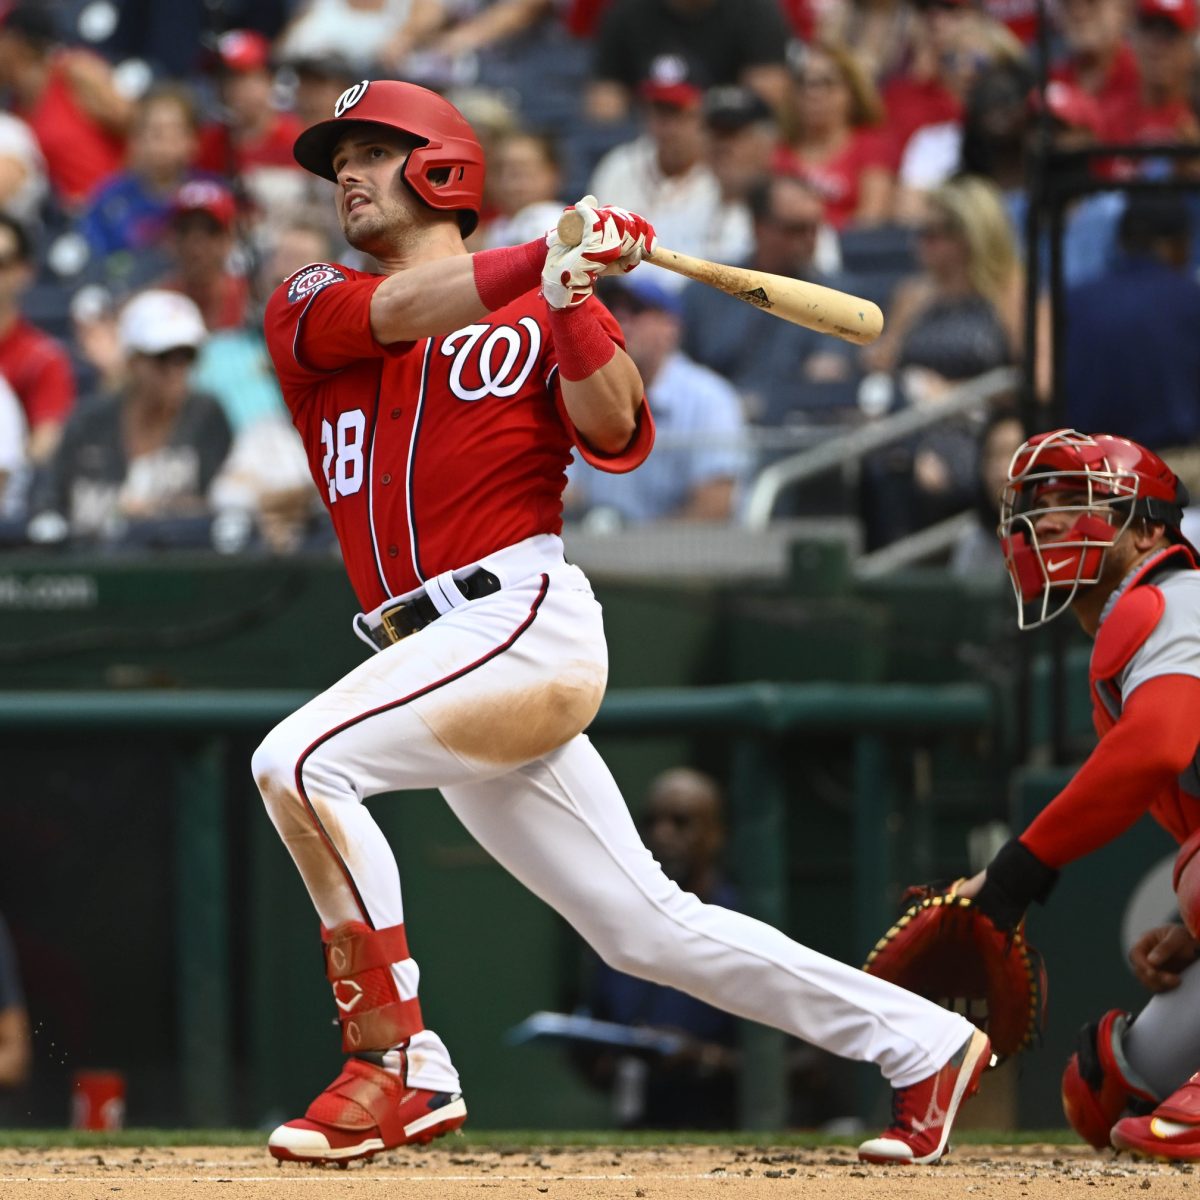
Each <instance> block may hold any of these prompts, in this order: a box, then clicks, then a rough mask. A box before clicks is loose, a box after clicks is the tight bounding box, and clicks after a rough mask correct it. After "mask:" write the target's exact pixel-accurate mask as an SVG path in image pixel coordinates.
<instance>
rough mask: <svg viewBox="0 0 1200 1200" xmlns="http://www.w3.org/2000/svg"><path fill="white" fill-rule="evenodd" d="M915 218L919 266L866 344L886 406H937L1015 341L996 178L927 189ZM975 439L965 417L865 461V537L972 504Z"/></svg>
mask: <svg viewBox="0 0 1200 1200" xmlns="http://www.w3.org/2000/svg"><path fill="white" fill-rule="evenodd" d="M919 215H920V220H919V222H918V224H917V226H916V229H915V237H916V256H917V261H918V263H919V269H918V271H917V272H916V273H915V274H913V275H910V276H909V277H907V278H906V279H903V280H901V282H900V283H899V284H898V285H897V287H896V291H895V294H894V296H893V297H892V302H891V305H890V306H889V309H888V324H887V329H886V331H885V332H884V335H883V336H882V337H881V338H880V339H879V340H878V341H877V342H875V343H874V345H872V346H869V347H867V348H865V349H864V351H863V360H864V362H865V364H866V366H867V367H868V368H869V369H870V370H871V371H872V372H875V373H877V374H882V375H886V376H888V377H890V382H891V386H892V391H893V400H892V406H904V405H916V406H921V405H926V404H935V403H936V402H937V400H938V398H939V397H940V396H941V395H943V394H944V393H945V392H946V391H947V390H948V389H949V388H950V387H951V386H952V385H953V384H956V383H960V382H962V381H964V380H967V379H973V378H975V377H976V376H978V375H982V374H983V373H984V372H986V371H989V370H991V369H992V368H994V367H1001V366H1008V365H1010V364H1012V363H1014V362H1015V361H1016V359H1017V355H1018V351H1019V347H1020V345H1021V331H1020V324H1021V307H1020V299H1021V292H1022V284H1021V271H1020V266H1019V262H1018V258H1017V250H1016V243H1015V240H1014V238H1013V234H1012V229H1011V226H1010V224H1009V221H1008V216H1007V214H1006V213H1005V210H1004V205H1003V203H1002V201H1001V198H1000V194H999V192H998V191H997V189H996V187H995V185H994V184H992V183H991V182H989V181H988V180H985V179H982V178H979V177H976V176H965V175H964V176H959V177H957V178H956V179H953V180H951V181H950V182H948V183H945V184H943V185H942V186H941V187H939V188H935V189H934V190H933V191H931V192H929V193H927V194H926V195H925V196H924V197H923V198H922V200H921V207H920V214H919ZM974 445H975V437H974V434H973V432H972V430H971V429H970V428H969V427H968V426H967V425H966V424H964V423H943V424H942V425H939V426H935V427H934V428H933V429H932V430H931V431H930V432H929V433H927V434H924V435H922V436H921V437H920V438H918V439H916V440H915V441H914V442H913V443H911V444H908V445H905V446H901V447H897V448H895V449H893V450H889V451H888V452H887V453H886V455H881V456H879V457H878V458H876V459H874V460H871V462H870V465H869V467H868V476H869V477H870V478H871V479H872V480H873V481H874V482H873V484H872V486H870V487H869V488H868V490H867V497H866V500H867V507H868V512H867V523H868V537H869V540H871V541H872V542H874V543H875V544H886V543H887V542H889V541H892V540H894V539H895V538H897V537H902V536H904V535H905V534H907V533H911V532H913V531H914V530H916V529H919V528H921V527H922V526H924V525H925V524H928V523H929V522H930V521H933V520H937V519H939V518H941V517H944V516H948V515H950V514H951V513H953V512H958V511H961V510H963V509H965V508H968V507H970V504H971V500H972V497H973V494H974V483H975V469H974V468H975V463H974Z"/></svg>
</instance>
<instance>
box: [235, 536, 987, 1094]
mask: <svg viewBox="0 0 1200 1200" xmlns="http://www.w3.org/2000/svg"><path fill="white" fill-rule="evenodd" d="M481 563H482V565H483V566H485V567H487V568H488V569H489V570H490V571H492V572H493V573H494V574H495V575H497V576H498V577H499V579H500V581H501V583H502V584H503V585H504V586H503V587H502V589H501V590H500V591H499V592H497V593H495V594H493V595H491V596H486V597H483V598H482V599H479V600H475V601H471V602H464V603H460V604H458V606H457V607H451V605H452V604H453V603H454V600H455V598H456V597H455V595H454V590H453V588H452V587H450V588H447V587H434V586H432V585H427V590H429V592H430V596H431V598H434V599H435V602H436V603H437V604H438V607H439V610H442V609H443V608H445V609H447V611H446V612H445V615H443V616H441V617H440V618H439V619H438V620H437V621H435V622H433V623H432V624H431V625H429V626H427V627H426V628H425V629H423V630H421V631H420V632H419V633H416V634H414V635H412V636H411V637H408V638H406V639H404V640H403V641H400V642H398V643H396V644H395V645H392V646H390V647H388V648H387V649H386V650H383V651H381V652H380V653H378V654H376V655H374V656H373V657H372V658H370V659H369V660H367V661H366V662H364V663H363V664H362V665H361V666H359V667H356V668H355V669H354V670H353V671H351V672H350V673H349V674H348V675H347V676H346V677H345V678H343V679H342V680H340V681H339V682H338V683H336V684H335V685H334V686H333V687H331V688H330V689H329V690H328V691H326V692H324V693H322V694H321V695H319V696H317V697H316V698H315V699H313V700H312V701H311V702H310V703H308V704H306V705H305V706H304V707H303V708H301V709H300V710H299V711H298V712H296V713H294V714H293V715H292V716H290V717H288V718H287V719H286V720H284V721H283V722H281V723H280V724H279V725H278V726H277V727H276V728H275V729H274V730H272V732H271V733H270V734H268V736H267V737H266V739H265V740H264V741H263V743H262V745H261V746H260V747H259V748H258V750H257V751H256V753H255V755H254V760H253V771H254V776H255V779H256V780H257V781H258V785H259V788H260V789H261V791H262V794H263V798H264V801H265V803H266V806H267V809H268V812H269V813H270V816H271V819H272V821H273V822H274V823H275V826H276V828H277V829H278V830H279V833H280V835H281V836H282V838H283V840H284V842H285V843H286V845H287V847H288V849H289V851H290V852H291V854H292V857H293V858H294V860H295V862H296V865H297V867H298V868H299V869H300V873H301V875H302V876H303V878H304V882H305V884H306V886H307V887H308V891H309V894H310V896H311V897H312V900H313V903H314V904H315V906H316V908H317V912H318V913H319V915H320V918H321V921H322V923H323V924H325V925H326V926H327V927H332V926H334V925H337V924H339V923H341V922H343V921H363V920H366V921H368V922H369V923H371V924H372V925H373V926H374V927H375V928H380V929H383V928H387V927H390V926H393V925H398V924H401V923H402V922H403V921H404V907H403V903H402V901H401V895H400V878H399V872H398V870H397V867H396V860H395V857H394V856H393V854H392V851H391V848H390V847H389V845H388V843H387V841H386V839H385V838H384V836H383V834H382V833H381V831H380V830H379V827H378V826H377V825H376V824H375V822H374V820H373V819H372V817H371V814H370V813H369V812H368V810H367V809H366V807H365V806H364V804H363V801H364V800H366V799H367V798H369V797H371V796H374V795H377V794H379V793H381V792H391V791H398V790H402V789H406V788H431V787H434V788H439V789H441V792H442V795H443V796H444V797H445V799H446V802H447V803H448V804H449V805H450V807H451V809H453V811H454V813H455V815H456V816H457V817H458V818H459V820H460V821H462V823H463V825H464V826H465V827H466V828H467V830H468V831H469V832H470V833H471V835H472V836H473V837H474V838H475V839H476V840H477V841H478V842H479V844H480V845H481V846H482V847H483V848H484V849H485V850H487V851H488V853H489V854H491V855H492V856H493V857H494V858H495V859H496V861H497V862H499V863H500V864H501V865H502V866H504V867H505V868H506V869H507V870H508V871H510V872H511V873H512V874H513V875H514V876H515V877H516V878H517V879H519V880H520V881H521V882H522V883H523V884H525V886H526V887H528V888H529V889H530V890H531V891H532V892H534V893H535V894H536V895H538V896H540V897H541V898H542V899H543V900H545V901H546V903H547V904H550V905H551V906H552V907H553V908H555V909H556V910H557V911H558V912H559V913H561V914H562V915H563V917H565V918H566V919H567V920H568V921H569V922H570V923H571V925H572V926H574V928H575V929H576V930H577V931H578V932H579V933H580V935H581V936H582V937H584V938H585V939H586V940H587V941H588V942H589V943H591V945H592V946H593V947H594V948H595V950H596V951H597V953H598V954H599V955H600V956H601V957H602V958H603V959H604V960H605V961H606V962H608V963H609V964H611V965H612V966H614V967H615V968H617V969H618V970H621V971H625V972H627V973H630V974H634V975H638V976H642V977H644V978H646V979H650V980H652V981H654V982H656V983H661V984H665V985H668V986H670V987H674V988H678V989H680V990H681V991H685V992H690V993H691V994H692V995H694V996H697V997H699V998H700V999H702V1000H705V1001H707V1002H708V1003H709V1004H713V1005H716V1006H717V1007H719V1008H723V1009H726V1010H728V1011H729V1012H732V1013H735V1014H737V1015H738V1016H741V1017H747V1018H750V1019H752V1020H755V1021H761V1022H763V1023H764V1024H767V1025H773V1026H776V1027H777V1028H779V1029H782V1030H784V1031H785V1032H786V1033H788V1034H791V1035H792V1036H793V1037H797V1038H801V1039H803V1040H804V1041H807V1042H811V1043H812V1044H814V1045H816V1046H820V1047H822V1048H824V1049H826V1050H829V1051H831V1052H833V1053H834V1054H839V1055H841V1056H843V1057H845V1058H851V1059H856V1060H860V1061H866V1062H874V1063H877V1064H878V1065H879V1067H880V1070H881V1071H882V1072H883V1075H884V1076H885V1077H886V1078H887V1079H888V1080H889V1081H890V1082H891V1083H892V1085H893V1086H897V1087H900V1086H905V1085H908V1084H911V1083H915V1082H916V1081H917V1080H919V1079H922V1078H924V1077H925V1076H927V1075H929V1074H931V1073H932V1072H934V1071H936V1070H937V1069H938V1068H939V1067H941V1066H942V1065H943V1064H944V1063H945V1062H946V1060H947V1059H948V1058H949V1057H950V1056H951V1055H952V1054H953V1053H954V1051H955V1050H957V1049H958V1047H959V1046H961V1045H962V1044H963V1042H965V1041H966V1039H967V1038H968V1037H969V1036H970V1034H971V1032H972V1026H971V1025H970V1024H969V1023H968V1022H967V1021H966V1020H965V1019H964V1018H962V1017H960V1016H958V1015H957V1014H954V1013H951V1012H949V1011H947V1010H945V1009H943V1008H940V1007H938V1006H937V1005H935V1004H932V1003H930V1002H929V1001H927V1000H924V999H922V998H921V997H919V996H916V995H914V994H913V993H911V992H908V991H905V990H903V989H901V988H898V987H895V986H893V985H892V984H889V983H885V982H883V981H882V980H878V979H876V978H874V977H873V976H871V975H867V974H865V973H864V972H862V971H860V970H857V969H855V968H853V967H849V966H847V965H845V964H844V963H841V962H838V961H836V960H834V959H831V958H827V957H826V956H825V955H822V954H818V953H816V952H815V951H813V950H809V949H808V948H806V947H805V946H802V945H800V944H798V943H797V942H794V941H792V940H791V939H789V938H787V937H785V936H784V935H783V934H782V933H780V932H779V931H778V930H776V929H773V928H771V927H770V926H768V925H765V924H763V923H762V922H761V921H757V920H754V919H752V918H750V917H747V916H744V915H743V914H740V913H735V912H731V911H729V910H727V909H723V908H719V907H717V906H715V905H711V904H704V903H702V902H701V901H700V900H698V899H697V898H696V897H695V896H693V895H691V894H690V893H687V892H684V891H682V890H681V889H680V888H679V887H678V886H677V885H676V884H675V883H673V882H672V881H671V880H669V879H668V878H667V877H666V876H665V875H664V874H663V872H662V870H661V868H660V867H659V865H658V863H657V862H655V860H654V858H653V857H652V855H651V854H650V852H649V851H648V850H647V849H646V848H645V846H644V845H643V844H642V841H641V838H640V837H639V835H638V832H637V829H636V827H635V825H634V822H633V820H632V818H631V816H630V814H629V811H628V809H627V808H626V805H625V802H624V800H623V798H622V796H621V794H620V792H619V791H618V789H617V786H616V784H615V782H614V781H613V778H612V775H611V774H610V773H609V771H608V768H607V767H606V766H605V765H604V762H603V760H602V759H601V758H600V756H599V754H598V753H597V752H596V750H595V749H594V748H593V746H592V744H591V742H590V741H589V740H588V738H587V737H585V736H584V735H583V734H582V733H581V732H580V730H582V729H584V728H586V726H587V725H588V724H589V723H590V721H591V720H592V717H593V716H594V715H595V712H596V710H597V708H598V707H599V704H600V700H601V697H602V695H603V692H604V686H605V682H606V678H607V671H608V665H607V651H606V648H605V643H604V631H603V627H602V622H601V613H600V606H599V604H598V603H597V602H596V600H595V598H594V596H593V595H592V591H591V588H590V586H589V585H588V582H587V579H586V577H585V576H584V575H583V573H582V572H581V571H580V570H579V569H578V568H576V567H573V566H569V565H567V564H566V563H565V562H564V560H563V553H562V542H561V540H560V539H559V538H557V537H553V536H549V535H543V536H540V537H536V538H531V539H528V540H527V541H524V542H521V543H518V544H517V545H515V546H511V547H509V548H507V549H506V550H503V551H500V552H499V553H497V554H495V555H492V556H489V557H487V558H485V559H482V560H481ZM472 565H474V564H472ZM435 593H436V596H435ZM448 597H449V598H448ZM368 620H371V617H368ZM316 822H319V824H320V828H319V829H318V828H317V825H316ZM393 972H394V974H395V976H396V979H397V983H398V985H399V988H400V994H401V997H402V998H404V999H407V998H410V997H412V996H415V995H416V994H417V986H418V976H419V972H418V970H417V966H416V963H415V962H414V961H413V960H412V959H408V960H406V961H405V962H403V963H398V964H395V965H394V967H393ZM408 1080H409V1082H410V1083H411V1084H412V1085H413V1086H416V1087H422V1088H429V1089H432V1090H435V1091H454V1090H457V1088H458V1075H457V1072H456V1071H455V1069H454V1067H453V1064H452V1062H451V1059H450V1056H449V1054H448V1053H447V1052H446V1049H445V1047H444V1046H443V1044H442V1043H441V1041H440V1039H438V1038H437V1036H436V1034H434V1033H433V1032H432V1031H428V1030H427V1031H426V1032H424V1033H422V1034H418V1035H417V1036H416V1037H415V1038H414V1039H413V1041H412V1043H411V1044H410V1047H409V1070H408Z"/></svg>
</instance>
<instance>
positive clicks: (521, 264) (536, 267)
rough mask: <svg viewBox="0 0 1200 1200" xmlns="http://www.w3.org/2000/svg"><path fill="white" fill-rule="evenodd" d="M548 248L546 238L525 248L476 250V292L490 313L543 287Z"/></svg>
mask: <svg viewBox="0 0 1200 1200" xmlns="http://www.w3.org/2000/svg"><path fill="white" fill-rule="evenodd" d="M546 249H547V247H546V239H545V238H536V239H535V240H534V241H532V242H526V243H525V244H524V245H523V246H501V247H499V248H498V249H496V250H477V251H476V252H475V253H474V254H472V255H471V259H472V263H473V266H474V268H475V290H476V291H477V292H478V293H479V298H480V300H482V301H483V302H484V304H485V305H487V310H488V312H495V311H496V309H498V308H503V307H504V306H505V305H506V304H510V303H511V302H512V301H513V300H515V299H516V298H517V297H518V296H523V295H525V293H526V292H531V291H533V289H534V288H536V287H539V286H540V285H541V282H542V267H544V266H545V265H546Z"/></svg>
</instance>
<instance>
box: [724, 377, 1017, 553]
mask: <svg viewBox="0 0 1200 1200" xmlns="http://www.w3.org/2000/svg"><path fill="white" fill-rule="evenodd" d="M1020 381H1021V373H1020V371H1018V370H1017V368H1015V367H997V368H995V369H994V370H992V371H987V372H986V373H984V374H983V375H979V376H977V377H976V378H975V379H969V380H967V381H966V382H965V383H963V384H960V385H959V386H958V387H956V388H954V389H953V390H951V391H950V392H948V393H947V394H946V395H945V396H944V397H943V398H942V399H941V400H939V401H938V402H937V403H936V404H927V405H921V406H919V407H916V406H914V407H912V408H906V409H903V410H901V411H900V412H898V413H895V414H893V415H891V416H886V417H881V418H879V419H878V420H876V421H872V422H871V423H870V424H869V425H865V426H863V427H861V428H859V429H855V430H853V431H852V432H850V433H846V434H842V435H837V436H834V437H831V438H828V439H827V440H825V441H823V442H822V443H821V444H820V445H818V446H814V447H813V448H812V449H811V450H803V451H801V452H800V453H799V454H795V455H792V456H791V457H789V458H785V459H782V460H780V461H779V462H777V463H772V464H771V465H770V466H769V467H764V468H763V470H762V471H760V472H759V474H758V476H757V478H756V479H755V480H754V482H753V483H752V484H751V486H750V491H749V494H748V495H747V497H746V502H745V505H744V506H743V510H742V524H743V525H745V526H746V527H747V528H750V529H762V528H764V527H765V526H766V525H767V524H768V523H769V522H770V520H771V514H772V512H774V510H775V505H776V503H777V501H778V499H779V496H780V493H781V492H783V491H784V489H785V488H789V487H792V486H794V485H796V484H798V483H803V482H804V481H805V480H808V479H814V478H816V477H817V476H818V475H823V474H824V473H825V472H826V471H830V470H834V469H836V468H838V467H844V466H846V465H847V464H848V463H856V462H858V461H860V460H861V459H863V458H865V457H866V456H867V455H868V454H872V453H874V452H875V451H876V450H881V449H882V448H883V447H885V446H888V445H890V444H891V443H892V442H896V441H899V440H900V439H901V438H906V437H910V436H911V435H912V434H914V433H919V432H920V431H921V430H923V429H928V428H930V427H931V426H934V425H939V424H941V423H942V422H943V421H947V420H949V419H950V418H952V417H957V416H960V415H962V414H965V413H970V412H974V411H976V410H978V409H980V408H982V407H983V406H984V405H985V404H986V403H987V402H988V401H989V400H993V399H995V398H996V397H997V396H1002V395H1004V393H1006V392H1011V391H1012V390H1013V389H1014V388H1016V387H1017V386H1018V385H1019V383H1020Z"/></svg>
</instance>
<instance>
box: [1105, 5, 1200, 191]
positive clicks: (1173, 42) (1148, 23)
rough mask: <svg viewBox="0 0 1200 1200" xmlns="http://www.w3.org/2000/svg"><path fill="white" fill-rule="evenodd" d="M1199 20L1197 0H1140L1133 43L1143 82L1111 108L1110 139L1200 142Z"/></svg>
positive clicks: (1146, 141)
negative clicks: (1198, 99) (1196, 87)
mask: <svg viewBox="0 0 1200 1200" xmlns="http://www.w3.org/2000/svg"><path fill="white" fill-rule="evenodd" d="M1197 24H1200V21H1198V20H1197V12H1196V0H1139V3H1138V6H1137V23H1136V27H1135V32H1134V39H1133V47H1134V51H1135V53H1136V54H1137V60H1138V67H1139V69H1140V72H1141V86H1140V87H1139V89H1138V91H1137V93H1136V94H1135V95H1134V96H1131V97H1129V98H1128V99H1127V100H1126V101H1125V103H1124V104H1122V105H1120V106H1119V107H1114V108H1113V109H1112V110H1111V112H1110V113H1109V122H1108V129H1107V135H1108V139H1109V140H1110V141H1114V142H1144V143H1150V142H1200V121H1197V118H1196V112H1195V110H1194V109H1193V107H1192V103H1191V84H1192V78H1193V75H1194V72H1195V70H1196V44H1195V37H1196V27H1197ZM1134 169H1135V168H1134V167H1133V165H1132V164H1131V165H1130V167H1129V168H1128V169H1127V172H1126V173H1128V171H1132V170H1134Z"/></svg>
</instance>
